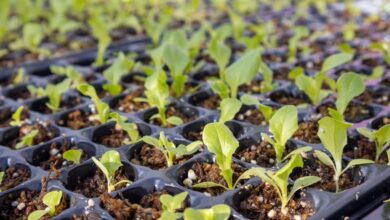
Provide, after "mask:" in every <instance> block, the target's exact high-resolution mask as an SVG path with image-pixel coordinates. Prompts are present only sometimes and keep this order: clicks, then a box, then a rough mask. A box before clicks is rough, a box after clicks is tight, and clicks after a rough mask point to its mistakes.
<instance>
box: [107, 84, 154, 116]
mask: <svg viewBox="0 0 390 220" xmlns="http://www.w3.org/2000/svg"><path fill="white" fill-rule="evenodd" d="M143 94H144V92H143V89H138V90H135V91H133V92H132V93H130V94H127V95H125V96H124V97H123V98H121V99H120V100H119V101H118V104H117V105H116V106H115V107H114V108H115V109H118V111H121V112H126V113H128V112H137V111H141V110H145V109H148V108H150V105H149V104H148V103H146V102H138V101H136V98H140V97H143Z"/></svg>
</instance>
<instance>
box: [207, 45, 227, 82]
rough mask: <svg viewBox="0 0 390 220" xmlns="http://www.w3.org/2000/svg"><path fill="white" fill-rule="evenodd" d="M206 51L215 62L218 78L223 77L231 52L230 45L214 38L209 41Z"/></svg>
mask: <svg viewBox="0 0 390 220" xmlns="http://www.w3.org/2000/svg"><path fill="white" fill-rule="evenodd" d="M208 52H209V55H210V57H211V58H212V59H213V60H214V61H215V62H216V63H217V66H218V69H219V78H221V79H224V77H225V68H226V65H227V64H228V62H229V60H230V56H231V54H232V51H231V49H230V47H228V46H226V45H225V44H224V43H223V42H219V41H216V40H214V41H211V43H210V46H209V48H208Z"/></svg>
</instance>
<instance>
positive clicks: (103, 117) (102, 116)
mask: <svg viewBox="0 0 390 220" xmlns="http://www.w3.org/2000/svg"><path fill="white" fill-rule="evenodd" d="M77 90H79V91H80V92H81V93H82V94H83V95H87V96H89V97H90V98H91V99H92V101H93V102H94V103H95V107H96V110H97V113H98V114H97V116H98V120H99V121H100V122H101V123H105V122H106V121H107V120H108V117H109V112H110V107H109V106H108V104H107V103H105V102H103V101H101V100H100V98H99V96H98V95H97V94H96V90H95V88H94V87H93V86H90V85H88V84H80V85H78V86H77Z"/></svg>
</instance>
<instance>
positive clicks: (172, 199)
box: [160, 192, 188, 213]
mask: <svg viewBox="0 0 390 220" xmlns="http://www.w3.org/2000/svg"><path fill="white" fill-rule="evenodd" d="M187 196H188V192H182V193H179V194H177V195H175V196H171V195H169V194H164V195H161V196H160V202H161V204H162V208H163V210H164V212H166V211H168V212H172V213H175V212H176V210H177V209H180V208H181V207H182V205H183V202H184V200H185V199H186V198H187Z"/></svg>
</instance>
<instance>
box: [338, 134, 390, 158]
mask: <svg viewBox="0 0 390 220" xmlns="http://www.w3.org/2000/svg"><path fill="white" fill-rule="evenodd" d="M355 140H356V145H353V146H351V147H350V148H348V147H347V148H346V150H345V153H344V154H345V156H347V157H349V158H352V159H368V160H373V161H375V155H376V144H375V142H371V141H370V140H369V139H368V138H366V137H363V136H360V135H359V136H358V137H356V139H355ZM387 162H388V158H387V156H386V152H382V154H381V155H380V157H379V160H378V161H376V163H379V164H387Z"/></svg>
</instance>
